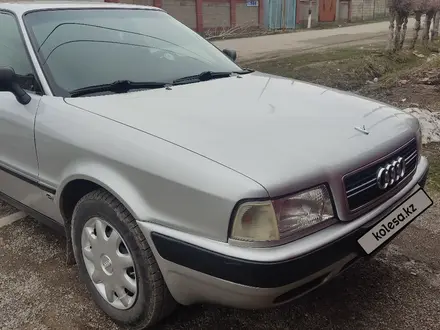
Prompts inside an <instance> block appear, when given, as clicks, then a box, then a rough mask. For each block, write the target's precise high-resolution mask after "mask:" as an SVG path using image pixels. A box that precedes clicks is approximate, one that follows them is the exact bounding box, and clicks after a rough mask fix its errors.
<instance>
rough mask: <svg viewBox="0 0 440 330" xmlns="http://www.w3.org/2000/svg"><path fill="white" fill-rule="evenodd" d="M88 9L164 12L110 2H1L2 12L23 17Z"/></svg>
mask: <svg viewBox="0 0 440 330" xmlns="http://www.w3.org/2000/svg"><path fill="white" fill-rule="evenodd" d="M88 8H103V9H105V8H120V9H123V8H126V9H147V10H148V9H149V10H162V9H160V8H157V7H152V6H143V5H131V4H121V3H110V2H91V1H88V2H86V1H84V2H80V1H17V2H1V1H0V10H2V9H3V10H8V11H11V12H13V13H15V14H17V15H22V14H24V13H26V12H28V11H34V10H50V9H88Z"/></svg>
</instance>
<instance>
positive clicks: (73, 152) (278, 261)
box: [0, 2, 432, 329]
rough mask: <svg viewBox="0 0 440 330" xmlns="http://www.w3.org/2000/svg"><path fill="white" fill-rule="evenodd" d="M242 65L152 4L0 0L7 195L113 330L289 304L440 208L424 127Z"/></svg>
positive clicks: (381, 108) (1, 130) (388, 110)
mask: <svg viewBox="0 0 440 330" xmlns="http://www.w3.org/2000/svg"><path fill="white" fill-rule="evenodd" d="M235 58H236V54H235V52H234V51H232V50H224V51H222V50H219V49H218V48H217V47H215V46H214V45H212V44H211V43H209V42H208V41H206V40H205V39H204V38H202V37H201V36H199V35H198V34H197V33H195V32H193V31H192V30H191V29H189V28H187V27H186V26H184V25H183V24H181V23H180V22H178V21H177V20H175V19H174V18H172V17H171V16H170V15H168V14H167V13H166V12H165V11H163V10H161V9H158V8H154V7H147V6H134V5H121V4H73V3H66V4H63V3H55V2H50V3H47V4H45V3H42V2H33V3H15V4H8V3H1V4H0V157H1V158H0V183H1V185H0V193H1V197H2V199H4V200H5V201H7V202H9V203H10V204H12V205H15V206H17V207H19V208H20V209H23V210H25V211H26V212H28V213H29V214H32V215H33V216H35V218H36V219H38V220H40V221H41V222H44V223H46V224H48V225H51V226H54V227H55V228H59V229H61V232H62V233H63V234H65V235H66V237H67V247H66V249H67V253H66V255H67V261H68V262H70V263H76V264H77V265H78V268H79V272H80V274H81V278H82V280H83V281H84V283H85V285H86V286H87V288H88V290H89V292H90V295H91V297H92V298H93V300H94V301H95V302H96V304H97V305H98V306H99V307H100V308H101V309H102V310H103V311H104V312H105V313H107V314H108V315H109V316H110V317H111V318H112V319H113V320H114V321H115V322H116V323H119V324H122V325H125V326H128V327H131V328H138V329H140V328H145V327H148V326H152V325H153V324H155V323H157V322H158V321H159V320H161V319H162V318H164V317H165V316H167V315H168V314H170V313H171V312H172V311H173V310H174V308H175V307H176V305H178V304H183V305H190V304H195V303H201V302H211V303H216V304H222V305H226V306H232V307H237V308H251V309H254V308H267V307H271V306H276V305H279V304H282V303H286V302H289V301H291V300H293V299H295V298H297V297H299V296H301V295H303V294H306V293H308V292H309V291H311V290H313V289H315V288H316V287H318V286H320V285H322V284H323V283H325V282H327V281H328V280H330V279H332V278H333V277H334V276H336V275H338V274H340V273H341V272H342V271H344V270H345V269H347V268H348V267H349V266H350V265H352V264H353V263H354V262H356V261H357V260H359V259H361V258H365V257H369V256H371V255H374V254H375V253H376V252H377V251H379V250H380V249H381V248H383V247H384V246H385V245H386V244H387V243H389V242H390V240H391V239H393V238H394V237H395V235H396V234H398V233H399V232H400V231H401V230H403V229H404V228H405V226H407V225H408V224H409V223H410V222H411V221H413V220H414V219H415V218H416V217H417V216H419V215H420V214H421V213H423V212H424V211H425V210H426V209H427V208H429V207H430V206H431V204H432V201H431V199H430V198H429V196H427V194H426V193H425V192H424V190H423V187H424V185H425V181H426V178H427V173H428V162H427V159H426V158H425V157H423V156H422V155H421V130H420V126H419V122H418V120H417V119H415V118H414V117H412V116H410V115H408V114H405V113H404V112H402V111H400V110H398V109H395V108H392V107H390V106H388V105H386V104H382V103H378V102H376V101H373V100H370V99H366V98H361V97H359V96H355V95H352V94H349V93H345V92H341V91H337V90H333V89H330V88H326V87H322V86H318V85H313V84H308V83H304V82H301V81H297V80H292V79H287V78H283V77H278V76H273V75H268V74H264V73H261V72H255V71H252V70H250V69H245V68H242V67H240V66H239V65H237V64H236V63H235Z"/></svg>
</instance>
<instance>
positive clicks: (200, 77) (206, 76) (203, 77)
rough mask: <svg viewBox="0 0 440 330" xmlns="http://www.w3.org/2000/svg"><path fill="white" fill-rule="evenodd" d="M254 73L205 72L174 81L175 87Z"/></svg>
mask: <svg viewBox="0 0 440 330" xmlns="http://www.w3.org/2000/svg"><path fill="white" fill-rule="evenodd" d="M251 72H254V71H253V70H251V69H245V70H241V71H224V72H222V71H218V72H216V71H204V72H202V73H199V74H196V75H193V76H187V77H182V78H179V79H176V80H174V81H173V85H179V84H182V83H187V82H192V81H207V80H212V79H219V78H227V77H231V76H233V75H242V74H247V73H251Z"/></svg>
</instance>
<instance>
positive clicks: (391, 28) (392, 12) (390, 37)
mask: <svg viewBox="0 0 440 330" xmlns="http://www.w3.org/2000/svg"><path fill="white" fill-rule="evenodd" d="M395 19H396V11H395V10H394V9H393V8H390V26H389V28H388V45H387V50H389V51H394V43H393V40H394V20H395Z"/></svg>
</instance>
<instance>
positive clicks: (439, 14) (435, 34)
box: [431, 11, 440, 41]
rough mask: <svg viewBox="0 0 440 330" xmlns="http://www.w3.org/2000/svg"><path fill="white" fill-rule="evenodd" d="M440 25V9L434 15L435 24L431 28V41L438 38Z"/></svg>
mask: <svg viewBox="0 0 440 330" xmlns="http://www.w3.org/2000/svg"><path fill="white" fill-rule="evenodd" d="M439 25H440V11H438V12H436V13H435V16H434V25H433V26H432V30H431V41H435V40H437V39H438V29H439Z"/></svg>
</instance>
